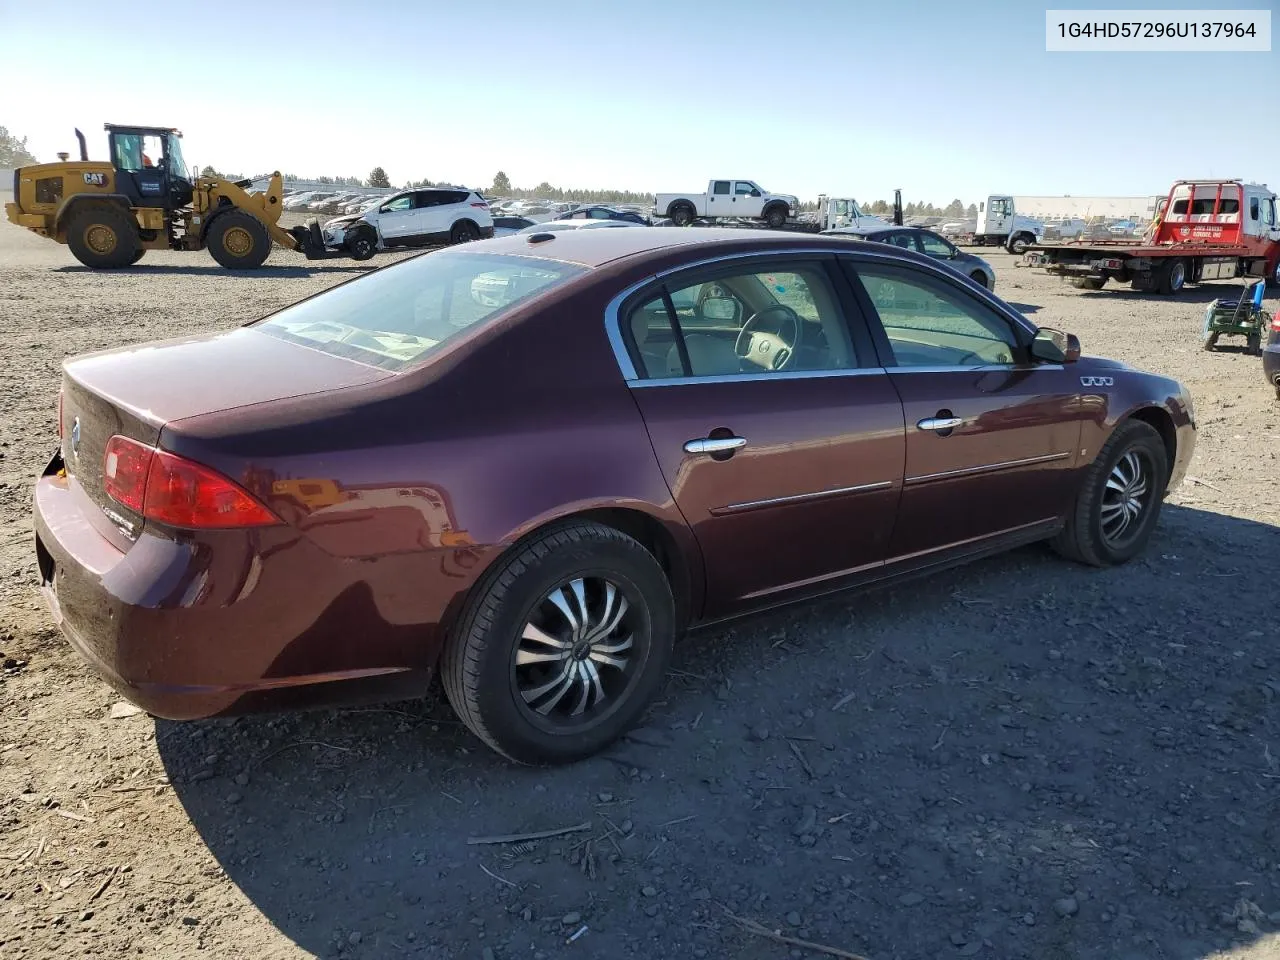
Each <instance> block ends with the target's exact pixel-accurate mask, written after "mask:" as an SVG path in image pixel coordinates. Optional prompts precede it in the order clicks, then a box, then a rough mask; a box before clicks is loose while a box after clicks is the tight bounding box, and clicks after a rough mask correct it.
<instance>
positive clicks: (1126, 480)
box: [1101, 450, 1153, 547]
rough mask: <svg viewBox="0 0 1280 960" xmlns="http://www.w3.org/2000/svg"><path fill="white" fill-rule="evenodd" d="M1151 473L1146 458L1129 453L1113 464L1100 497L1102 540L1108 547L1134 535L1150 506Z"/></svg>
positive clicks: (1131, 451)
mask: <svg viewBox="0 0 1280 960" xmlns="http://www.w3.org/2000/svg"><path fill="white" fill-rule="evenodd" d="M1152 492H1153V491H1152V470H1151V464H1150V462H1149V461H1148V460H1147V458H1146V456H1145V455H1144V454H1143V453H1142V452H1141V451H1139V450H1130V451H1128V452H1127V453H1125V454H1124V456H1122V457H1121V458H1120V459H1119V460H1117V461H1116V464H1115V466H1113V467H1112V468H1111V474H1110V475H1109V476H1108V477H1107V485H1106V487H1105V489H1104V490H1103V493H1102V507H1101V522H1102V537H1103V539H1104V540H1106V541H1107V543H1109V544H1110V545H1111V546H1113V547H1115V546H1119V545H1122V544H1124V543H1126V542H1128V541H1129V540H1131V539H1132V538H1133V537H1135V536H1137V535H1138V532H1139V531H1140V530H1141V529H1142V519H1143V517H1144V516H1145V514H1146V512H1147V510H1148V508H1149V507H1150V504H1151V498H1152Z"/></svg>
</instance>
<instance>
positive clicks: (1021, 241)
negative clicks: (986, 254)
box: [1009, 233, 1035, 257]
mask: <svg viewBox="0 0 1280 960" xmlns="http://www.w3.org/2000/svg"><path fill="white" fill-rule="evenodd" d="M1033 242H1035V238H1034V237H1032V238H1028V237H1027V235H1026V234H1025V233H1020V234H1018V235H1017V236H1014V237H1011V238H1010V239H1009V252H1010V253H1012V254H1013V255H1014V256H1018V257H1020V256H1022V255H1023V254H1024V253H1026V252H1027V248H1028V247H1029V246H1031V244H1032V243H1033Z"/></svg>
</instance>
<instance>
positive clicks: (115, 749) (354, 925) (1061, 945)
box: [0, 198, 1280, 960]
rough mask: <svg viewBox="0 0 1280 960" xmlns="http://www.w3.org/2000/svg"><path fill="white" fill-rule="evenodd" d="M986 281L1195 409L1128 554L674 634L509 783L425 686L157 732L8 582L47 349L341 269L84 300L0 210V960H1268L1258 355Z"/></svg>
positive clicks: (50, 394)
mask: <svg viewBox="0 0 1280 960" xmlns="http://www.w3.org/2000/svg"><path fill="white" fill-rule="evenodd" d="M0 199H3V198H0ZM990 259H991V261H992V262H993V263H994V265H995V268H996V271H997V273H998V275H999V284H998V291H999V292H1000V293H1001V294H1002V295H1003V296H1005V297H1006V298H1008V299H1009V300H1011V301H1013V302H1015V303H1017V304H1019V305H1021V306H1022V308H1023V309H1024V310H1025V311H1027V312H1028V313H1029V314H1030V315H1031V316H1032V317H1033V318H1034V319H1035V320H1037V321H1038V322H1040V323H1043V324H1050V325H1055V326H1061V327H1064V328H1066V329H1069V330H1072V331H1073V332H1076V333H1078V334H1079V335H1080V336H1081V339H1082V340H1083V342H1084V344H1085V349H1086V350H1087V351H1089V352H1096V353H1102V354H1106V355H1110V356H1114V357H1118V358H1121V359H1124V360H1128V361H1132V362H1135V363H1137V364H1140V365H1143V366H1145V367H1149V368H1151V369H1154V370H1158V371H1161V372H1164V373H1168V374H1172V375H1174V376H1177V377H1179V378H1180V379H1182V380H1183V381H1184V382H1185V383H1187V384H1188V385H1189V386H1190V387H1191V388H1192V390H1193V392H1194V394H1195V399H1196V405H1197V410H1198V415H1199V419H1200V424H1201V429H1200V439H1199V450H1198V453H1197V457H1196V460H1195V462H1194V463H1193V464H1192V467H1191V473H1192V474H1193V476H1194V478H1195V480H1193V481H1192V482H1189V483H1188V484H1187V485H1186V486H1185V487H1184V488H1183V490H1182V491H1181V492H1180V493H1178V494H1177V495H1175V496H1174V497H1173V498H1172V500H1171V503H1170V505H1169V506H1167V508H1166V511H1165V513H1164V515H1163V519H1162V522H1161V525H1160V528H1159V530H1158V532H1157V535H1156V537H1155V539H1154V540H1153V542H1152V544H1151V547H1150V550H1149V551H1148V553H1147V555H1146V556H1145V558H1144V559H1141V560H1138V561H1135V562H1134V563H1131V564H1130V565H1128V566H1127V567H1125V568H1123V569H1119V570H1108V571H1096V570H1091V569H1085V568H1083V567H1078V566H1073V565H1070V564H1067V563H1064V562H1061V561H1059V560H1056V559H1054V558H1053V557H1051V556H1050V555H1049V554H1048V553H1047V552H1046V551H1045V550H1043V549H1039V548H1032V549H1026V550H1022V551H1019V552H1016V553H1013V554H1010V555H1007V556H1004V557H1001V558H997V559H993V560H989V561H985V562H982V563H978V564H975V565H973V566H970V567H967V568H964V569H960V570H956V571H953V572H950V573H946V574H942V575H940V576H938V577H935V578H934V579H931V580H927V581H921V582H918V583H916V584H913V585H910V586H904V587H899V588H897V589H892V590H887V591H883V592H879V593H874V594H870V595H867V596H863V597H855V598H851V599H840V600H835V601H830V602H826V603H823V604H820V605H815V606H808V607H803V608H797V609H795V610H793V611H790V612H786V613H779V614H774V615H771V616H768V617H764V618H759V619H755V620H751V621H747V622H743V623H742V624H740V625H738V626H735V627H733V628H732V629H727V630H718V631H714V632H707V633H703V634H699V635H697V636H695V637H693V638H690V640H689V641H688V642H686V643H684V644H683V645H682V646H681V647H680V648H679V649H678V651H677V655H676V661H675V667H674V669H673V670H672V672H671V676H670V678H669V682H668V684H667V686H666V688H665V691H664V693H663V695H662V697H661V702H659V703H658V704H657V705H656V706H655V707H654V709H653V710H652V712H651V714H650V716H649V719H648V722H647V725H646V726H645V727H644V728H642V729H641V730H638V731H637V732H636V733H634V734H633V735H632V736H631V737H630V738H629V739H628V740H626V741H624V742H623V743H622V744H620V745H619V746H618V747H617V748H616V749H614V750H613V751H611V752H610V753H609V754H608V755H607V756H604V757H601V758H597V759H594V760H591V761H589V762H586V763H583V764H580V765H577V766H574V767H572V768H564V769H555V770H543V769H529V768H514V767H511V766H509V765H507V764H505V763H504V762H502V761H501V760H500V759H498V758H497V757H496V756H495V755H493V754H491V753H490V752H489V751H488V750H487V749H485V748H483V747H482V746H480V745H479V744H478V743H477V742H476V741H475V740H473V739H472V738H471V737H469V736H468V735H467V734H466V733H465V732H464V731H463V730H462V729H460V728H459V726H458V724H457V722H456V721H455V720H454V719H453V717H452V715H451V714H450V712H449V710H448V707H447V706H446V705H444V704H443V703H442V702H439V701H437V700H435V699H428V700H425V701H421V702H410V703H404V704H392V705H389V706H387V707H384V708H381V709H362V710H352V711H348V712H331V713H313V714H305V715H290V716H267V717H254V718H248V719H241V720H237V721H214V722H204V723H190V724H173V723H169V722H166V721H156V720H152V719H151V718H149V717H147V716H146V715H142V714H137V713H134V712H132V711H131V710H129V709H127V708H126V705H123V704H120V703H119V702H118V699H117V698H116V697H114V696H113V695H112V694H111V692H110V691H109V690H108V688H107V687H106V686H104V685H103V684H102V683H100V682H99V681H97V680H96V679H94V678H93V677H92V676H91V675H90V674H89V673H88V671H87V669H86V668H85V667H84V665H83V664H82V663H81V661H80V660H79V658H78V657H76V656H75V655H74V654H73V653H72V652H71V651H70V650H69V648H68V647H67V646H66V645H65V643H64V642H63V641H61V640H60V638H59V637H58V635H57V633H56V631H55V630H54V629H53V627H52V624H51V622H50V619H49V617H48V615H47V614H46V612H45V611H44V609H43V606H42V605H41V603H40V602H39V599H38V596H37V594H36V593H35V590H34V587H35V585H36V576H35V563H34V558H33V553H32V549H31V543H30V539H31V523H30V519H29V511H30V499H31V484H32V480H33V478H34V477H35V475H36V474H37V473H38V471H39V470H40V468H41V467H42V466H43V464H44V462H45V460H46V458H47V456H48V455H49V453H50V452H51V451H52V449H53V447H54V445H55V424H54V418H55V413H54V406H55V396H56V391H57V373H58V364H59V362H60V360H61V359H62V358H63V356H65V355H67V354H72V353H78V352H81V351H85V350H90V349H96V348H101V347H108V346H113V345H117V344H123V343H131V342H137V341H143V340H150V339H154V338H159V337H169V336H175V335H180V334H187V333H195V332H201V331H207V330H215V329H220V328H224V327H230V326H232V325H235V324H239V323H242V322H244V321H246V320H249V319H251V318H253V317H255V316H258V315H260V314H261V313H263V312H265V311H267V310H269V309H271V308H273V307H275V306H277V305H281V304H284V303H287V302H290V301H292V300H295V299H297V298H299V297H301V296H303V295H305V294H308V293H311V292H313V291H315V290H318V289H321V288H323V287H325V286H328V285H330V284H332V283H335V282H338V281H340V280H342V279H345V278H347V277H349V276H351V275H352V273H351V272H352V270H353V269H359V268H355V267H353V266H352V265H351V264H350V263H349V262H344V261H333V262H327V263H322V264H319V265H313V264H307V263H306V262H305V261H304V260H302V259H301V258H300V257H298V256H297V255H294V254H290V253H285V252H282V251H276V252H275V253H274V254H273V256H272V258H271V260H270V262H269V265H268V267H267V268H266V269H264V270H263V271H260V272H258V273H256V274H252V275H248V276H238V275H234V274H230V273H227V272H225V271H223V270H221V269H219V268H217V267H216V266H215V265H214V264H213V262H212V261H211V260H210V259H209V258H208V257H207V256H206V255H204V254H187V255H180V254H175V253H149V254H148V255H147V257H146V259H145V260H144V261H143V262H142V264H141V265H139V267H137V268H135V269H133V270H130V271H127V272H122V273H114V274H93V273H90V272H88V271H86V270H83V269H82V268H80V267H79V265H78V264H76V263H75V262H74V261H73V259H72V257H71V255H70V254H69V253H68V252H67V250H66V249H65V248H64V247H59V246H56V245H54V244H51V243H48V242H46V241H43V240H40V239H39V238H37V237H35V236H33V235H30V234H27V233H25V232H23V231H20V230H18V229H17V228H14V227H12V226H10V225H8V224H4V223H0V311H2V314H3V317H4V318H5V323H6V326H7V328H8V330H9V333H8V335H7V336H6V337H5V338H4V341H3V343H2V344H0V378H3V380H2V381H0V410H2V411H3V416H2V417H0V523H2V524H3V528H2V529H0V663H3V671H2V674H0V717H3V721H2V722H0V956H4V957H6V958H34V957H51V956H58V957H60V958H63V960H71V958H79V957H85V958H87V957H95V958H96V957H105V956H118V955H124V954H134V953H136V954H138V955H143V956H148V957H160V956H162V957H185V956H196V955H201V956H214V957H255V958H256V957H262V958H296V957H309V956H322V957H342V958H353V960H354V958H383V957H397V958H398V957H428V958H435V957H440V958H444V957H450V958H455V957H456V958H465V957H474V958H477V960H490V958H494V960H510V958H515V957H530V956H531V957H534V958H552V957H562V956H574V955H576V956H580V957H615V956H631V955H635V956H641V957H658V958H687V957H740V958H783V957H804V956H818V955H819V954H817V953H815V952H813V951H812V950H806V949H804V948H802V947H799V946H796V945H794V944H792V943H783V942H779V938H780V937H782V938H795V939H798V940H808V941H817V942H819V943H822V944H825V945H828V946H830V947H833V948H838V950H842V951H845V953H837V954H836V955H838V956H849V955H852V954H861V955H865V956H867V957H870V958H875V960H888V958H898V957H900V958H939V957H942V958H945V957H951V956H957V957H970V956H984V957H992V958H1020V957H1026V958H1031V957H1034V958H1037V960H1058V958H1063V960H1066V958H1072V960H1075V958H1079V960H1091V958H1098V960H1103V958H1105V960H1117V958H1122V960H1124V958H1170V960H1194V958H1206V957H1210V956H1212V957H1215V958H1224V957H1228V956H1229V957H1232V958H1236V960H1245V958H1248V960H1261V958H1264V957H1265V958H1275V957H1280V937H1275V936H1273V935H1272V934H1271V933H1270V931H1273V930H1280V853H1278V852H1277V851H1278V850H1280V819H1278V817H1277V806H1276V801H1277V800H1280V740H1278V741H1277V745H1276V749H1275V750H1272V749H1271V747H1270V741H1271V738H1272V737H1273V736H1280V724H1278V723H1277V707H1276V703H1275V701H1276V697H1277V694H1280V680H1278V679H1276V667H1277V664H1280V654H1277V652H1276V650H1275V642H1276V640H1277V631H1276V627H1275V618H1274V616H1273V610H1274V606H1273V603H1274V601H1273V600H1272V598H1269V596H1268V594H1269V591H1268V587H1269V586H1270V582H1271V580H1272V579H1273V578H1274V576H1275V571H1276V570H1278V569H1280V536H1277V531H1276V524H1277V523H1278V522H1280V515H1278V512H1277V511H1278V510H1280V508H1278V507H1277V503H1278V502H1280V500H1278V499H1277V497H1276V496H1275V492H1276V490H1277V489H1278V488H1277V479H1278V477H1280V463H1277V455H1278V454H1280V429H1278V428H1277V406H1276V404H1275V402H1274V400H1273V399H1272V394H1271V392H1270V390H1269V389H1268V388H1267V387H1266V386H1265V385H1264V384H1263V383H1262V381H1261V377H1260V373H1259V363H1258V360H1257V359H1256V358H1254V357H1249V356H1246V355H1244V354H1243V353H1242V352H1227V351H1224V352H1221V353H1215V354H1204V353H1202V352H1201V351H1200V349H1199V337H1198V332H1199V319H1200V315H1201V312H1202V310H1203V306H1204V303H1205V302H1206V301H1207V300H1208V299H1210V298H1212V296H1214V294H1215V293H1216V292H1221V290H1222V289H1223V288H1222V286H1211V287H1209V288H1204V289H1200V290H1194V289H1193V290H1189V291H1187V292H1186V293H1184V294H1183V295H1182V296H1180V297H1179V298H1177V299H1172V300H1170V299H1162V298H1147V297H1144V296H1140V295H1136V294H1132V293H1114V292H1109V291H1104V292H1102V293H1096V294H1095V293H1086V292H1083V291H1078V290H1075V289H1072V288H1070V287H1066V286H1062V285H1060V284H1059V283H1058V282H1057V281H1054V280H1051V279H1049V278H1046V277H1044V276H1043V275H1038V274H1033V273H1032V272H1031V271H1029V270H1023V269H1017V268H1015V265H1014V260H1013V258H1011V257H1007V256H1005V255H1003V254H999V253H997V254H993V255H991V257H990ZM378 262H380V261H374V263H378ZM1226 286H1228V287H1229V286H1230V285H1226ZM1269 600H1271V602H1270V603H1269V602H1268V601H1269ZM567 827H575V828H578V827H580V829H575V830H574V831H573V832H565V833H563V834H561V835H559V836H555V837H551V838H547V839H542V840H536V841H528V842H523V843H515V844H513V843H492V844H469V843H468V842H467V840H468V838H476V837H492V836H495V835H506V834H517V833H523V832H530V831H547V830H557V829H560V828H567ZM753 923H755V924H759V925H760V926H758V927H757V926H752V924H753ZM575 936H577V939H576V940H573V942H572V943H571V944H568V945H566V944H567V941H570V940H572V939H573V938H574V937H575Z"/></svg>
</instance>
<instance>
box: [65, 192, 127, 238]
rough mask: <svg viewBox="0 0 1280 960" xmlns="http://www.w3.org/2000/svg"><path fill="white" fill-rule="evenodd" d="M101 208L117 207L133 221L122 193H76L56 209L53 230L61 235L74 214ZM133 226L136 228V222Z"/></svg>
mask: <svg viewBox="0 0 1280 960" xmlns="http://www.w3.org/2000/svg"><path fill="white" fill-rule="evenodd" d="M103 206H115V207H119V208H120V209H122V210H123V211H124V212H125V213H126V214H128V215H129V218H130V219H131V220H132V219H133V206H132V205H131V204H130V203H129V198H128V197H126V196H125V195H124V194H122V193H78V194H74V195H73V196H70V197H67V199H66V200H64V201H63V203H62V206H60V207H59V208H58V212H57V214H55V215H54V220H53V226H54V230H55V231H57V232H58V233H59V234H61V233H63V232H65V231H66V229H67V223H68V222H69V221H70V220H71V218H72V217H73V216H74V215H75V214H77V213H79V212H80V211H81V210H85V209H92V208H94V207H103ZM134 226H137V222H136V221H135V222H134Z"/></svg>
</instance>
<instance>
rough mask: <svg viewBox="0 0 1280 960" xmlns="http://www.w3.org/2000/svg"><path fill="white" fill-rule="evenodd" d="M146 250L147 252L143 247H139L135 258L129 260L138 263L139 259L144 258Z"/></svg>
mask: <svg viewBox="0 0 1280 960" xmlns="http://www.w3.org/2000/svg"><path fill="white" fill-rule="evenodd" d="M146 252H147V251H146V250H143V249H142V248H141V247H139V248H138V252H137V253H135V254H134V255H133V259H132V260H130V261H129V262H130V263H137V262H138V261H139V260H141V259H142V255H143V254H145V253H146Z"/></svg>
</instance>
